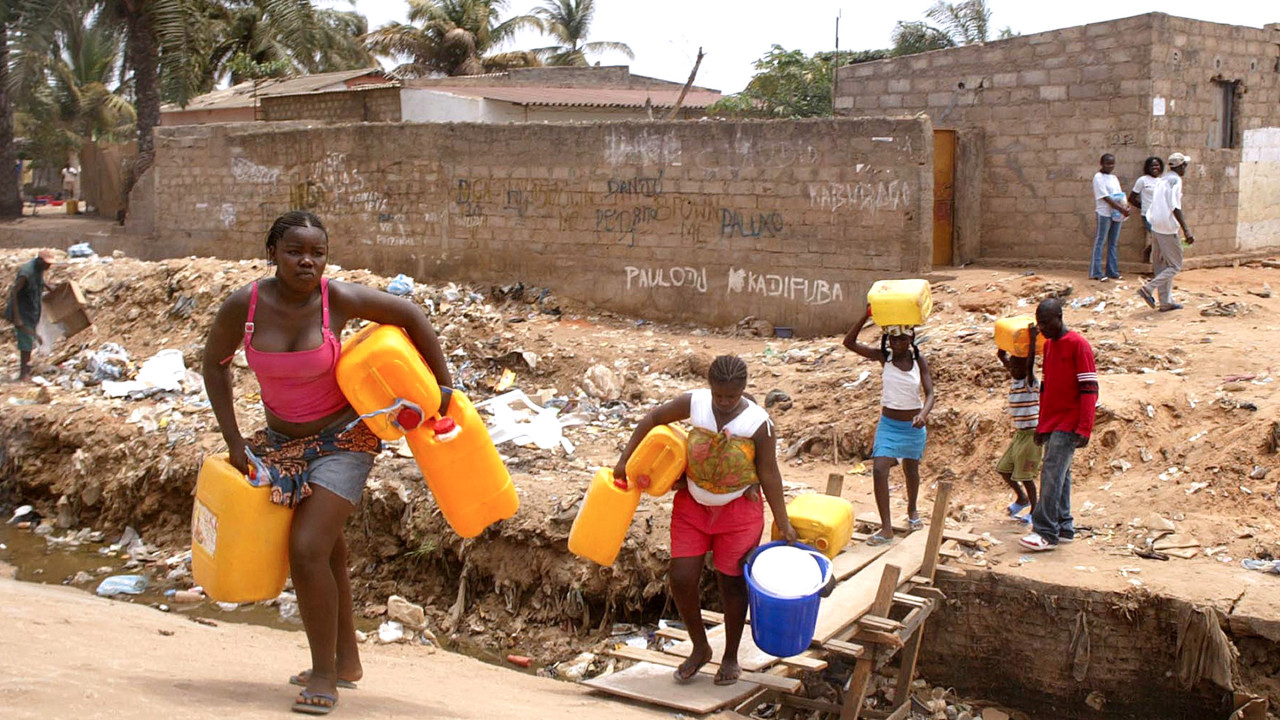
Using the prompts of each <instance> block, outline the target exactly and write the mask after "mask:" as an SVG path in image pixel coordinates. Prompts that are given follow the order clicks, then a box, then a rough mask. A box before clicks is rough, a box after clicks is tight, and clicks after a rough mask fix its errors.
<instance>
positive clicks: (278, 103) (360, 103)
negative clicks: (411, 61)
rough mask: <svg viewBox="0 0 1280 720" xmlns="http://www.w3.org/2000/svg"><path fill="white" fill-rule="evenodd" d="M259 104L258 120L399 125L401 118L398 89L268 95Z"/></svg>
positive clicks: (380, 88) (379, 88) (382, 88)
mask: <svg viewBox="0 0 1280 720" xmlns="http://www.w3.org/2000/svg"><path fill="white" fill-rule="evenodd" d="M260 102H261V104H262V119H263V120H268V121H274V122H280V121H286V120H323V121H325V122H347V123H350V122H399V121H400V119H401V112H400V88H399V87H378V88H370V89H367V90H365V89H353V90H344V91H339V92H320V93H298V94H294V95H275V96H271V95H268V96H266V97H263V98H262V99H261V101H260Z"/></svg>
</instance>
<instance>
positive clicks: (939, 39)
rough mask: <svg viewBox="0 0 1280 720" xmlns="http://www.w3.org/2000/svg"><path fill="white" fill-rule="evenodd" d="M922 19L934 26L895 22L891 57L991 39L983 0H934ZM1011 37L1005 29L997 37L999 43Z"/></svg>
mask: <svg viewBox="0 0 1280 720" xmlns="http://www.w3.org/2000/svg"><path fill="white" fill-rule="evenodd" d="M925 17H926V18H927V19H929V20H930V21H932V22H934V23H936V25H930V24H929V23H927V22H922V21H906V20H899V21H898V23H897V24H896V25H895V26H894V28H893V54H894V55H914V54H915V53H921V52H927V51H929V50H941V49H943V48H949V47H955V46H957V45H972V44H974V43H983V42H986V41H987V40H989V39H991V8H989V7H988V6H987V2H986V0H961V1H960V2H956V3H951V2H946V0H937V2H935V3H934V4H933V5H932V6H930V7H929V9H928V10H926V11H925ZM1015 34H1016V33H1014V32H1013V30H1012V29H1011V28H1009V27H1007V26H1006V27H1005V28H1004V29H1003V30H1001V31H1000V33H999V36H998V38H999V39H1001V40H1003V39H1006V38H1010V37H1014V36H1015Z"/></svg>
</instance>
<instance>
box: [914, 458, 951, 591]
mask: <svg viewBox="0 0 1280 720" xmlns="http://www.w3.org/2000/svg"><path fill="white" fill-rule="evenodd" d="M950 501H951V483H949V482H945V481H944V482H940V483H938V492H937V495H936V496H935V497H934V500H933V518H932V521H931V523H930V525H929V544H928V545H925V549H924V564H923V565H921V566H920V574H921V575H923V576H925V577H927V578H929V580H931V581H932V580H933V573H934V570H936V569H937V567H938V549H939V548H940V547H942V531H943V529H944V527H945V525H946V522H947V504H948V503H950ZM953 539H954V538H953Z"/></svg>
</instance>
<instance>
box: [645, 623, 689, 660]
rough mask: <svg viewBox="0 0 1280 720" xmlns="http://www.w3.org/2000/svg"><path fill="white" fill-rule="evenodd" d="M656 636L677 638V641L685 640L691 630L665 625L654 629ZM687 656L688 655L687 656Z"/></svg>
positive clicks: (669, 638) (670, 638)
mask: <svg viewBox="0 0 1280 720" xmlns="http://www.w3.org/2000/svg"><path fill="white" fill-rule="evenodd" d="M653 634H654V635H655V636H656V637H660V638H666V639H668V640H675V641H676V642H684V641H686V640H688V639H689V631H688V630H684V629H681V628H673V627H665V628H658V629H657V630H654V631H653ZM686 657H687V656H686Z"/></svg>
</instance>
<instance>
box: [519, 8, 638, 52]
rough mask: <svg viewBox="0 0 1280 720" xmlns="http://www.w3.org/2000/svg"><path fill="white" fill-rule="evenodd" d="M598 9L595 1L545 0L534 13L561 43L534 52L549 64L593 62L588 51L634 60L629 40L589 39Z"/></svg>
mask: <svg viewBox="0 0 1280 720" xmlns="http://www.w3.org/2000/svg"><path fill="white" fill-rule="evenodd" d="M595 11H596V7H595V0H544V3H543V5H542V7H539V8H535V9H534V11H533V13H534V15H536V16H537V17H538V18H539V19H540V20H541V21H542V26H543V32H545V33H546V34H547V35H550V36H551V37H552V39H554V40H555V41H556V42H557V43H559V44H558V45H553V46H551V47H546V48H541V49H539V50H535V51H534V52H536V53H538V56H539V57H540V58H542V60H543V61H544V62H545V63H546V64H548V65H579V66H585V65H590V63H589V62H588V61H587V54H588V53H592V54H596V53H604V52H617V53H621V54H623V55H626V56H627V57H628V58H632V59H634V58H635V53H633V52H632V51H631V48H630V47H629V46H628V45H627V44H626V43H620V42H609V41H605V40H600V41H595V42H587V35H589V34H590V32H591V21H592V19H593V17H594V16H595Z"/></svg>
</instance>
